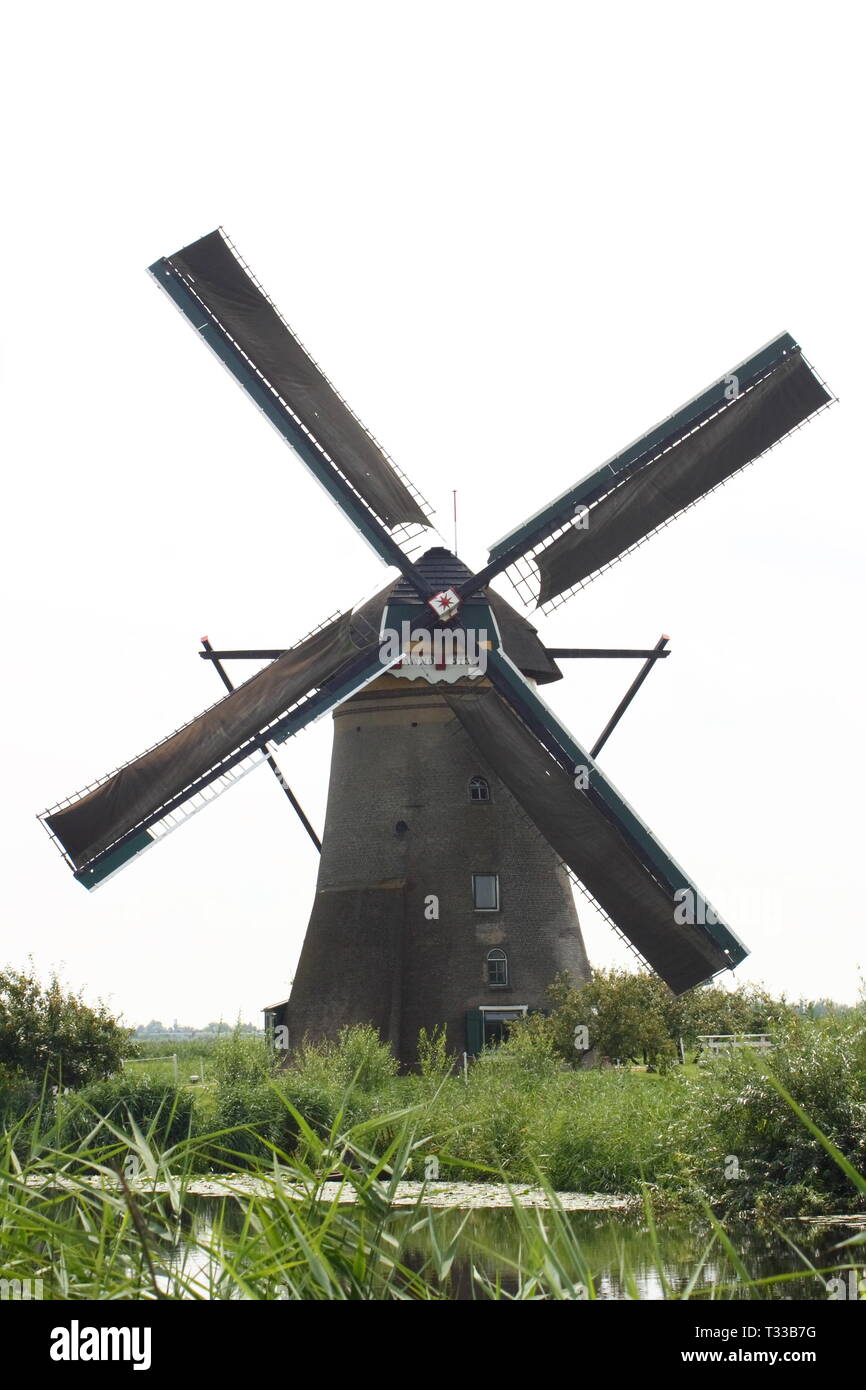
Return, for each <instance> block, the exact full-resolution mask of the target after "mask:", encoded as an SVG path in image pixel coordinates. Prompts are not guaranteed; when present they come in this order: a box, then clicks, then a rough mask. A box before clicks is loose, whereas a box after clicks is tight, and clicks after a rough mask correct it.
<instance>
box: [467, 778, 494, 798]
mask: <svg viewBox="0 0 866 1390" xmlns="http://www.w3.org/2000/svg"><path fill="white" fill-rule="evenodd" d="M469 800H470V801H489V800H490V786H489V784H488V782H487V781H486V779H485V778H484V777H472V778H470V781H469Z"/></svg>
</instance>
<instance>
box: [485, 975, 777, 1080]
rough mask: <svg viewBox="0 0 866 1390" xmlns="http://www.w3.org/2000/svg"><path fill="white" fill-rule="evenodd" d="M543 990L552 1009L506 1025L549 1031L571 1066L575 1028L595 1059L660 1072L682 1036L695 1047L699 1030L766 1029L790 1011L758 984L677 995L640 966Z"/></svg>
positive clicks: (561, 981)
mask: <svg viewBox="0 0 866 1390" xmlns="http://www.w3.org/2000/svg"><path fill="white" fill-rule="evenodd" d="M548 995H549V998H550V1001H551V1004H552V1005H553V1011H552V1013H551V1014H549V1015H548V1016H547V1017H546V1018H545V1019H538V1018H537V1017H536V1018H534V1019H533V1018H532V1017H530V1018H528V1019H526V1020H523V1021H518V1022H517V1023H516V1024H514V1025H512V1030H511V1031H512V1033H518V1032H520V1031H522V1030H525V1029H527V1028H533V1029H536V1030H538V1031H540V1032H546V1033H547V1034H548V1035H549V1036H550V1038H551V1039H552V1042H553V1046H554V1048H555V1050H556V1052H557V1054H558V1055H559V1056H560V1057H561V1058H562V1059H563V1060H564V1061H566V1062H568V1063H569V1065H571V1066H576V1065H579V1063H580V1060H581V1053H580V1052H579V1050H578V1049H577V1048H576V1046H575V1030H576V1029H578V1028H581V1029H582V1028H585V1029H586V1031H587V1034H588V1040H589V1048H590V1049H591V1052H592V1055H593V1057H594V1059H595V1060H596V1061H602V1060H604V1059H608V1060H616V1061H620V1062H632V1063H633V1062H644V1063H646V1064H647V1065H648V1066H650V1067H651V1068H652V1069H653V1070H654V1071H659V1072H665V1071H667V1070H668V1069H669V1068H670V1067H671V1066H672V1065H673V1064H674V1062H675V1061H676V1059H677V1049H678V1043H679V1040H680V1038H682V1040H683V1044H684V1046H686V1047H690V1048H693V1047H695V1046H696V1045H697V1042H698V1037H699V1035H700V1034H702V1033H765V1032H768V1031H770V1030H771V1029H774V1028H777V1027H781V1026H783V1025H784V1024H785V1023H786V1022H787V1021H788V1020H789V1019H790V1018H792V1017H793V1011H792V1010H791V1008H790V1007H789V1006H788V1005H787V1004H786V1002H785V1001H784V999H782V1000H778V999H773V998H772V996H771V995H769V994H768V993H767V992H766V991H765V990H763V989H761V988H759V987H757V986H753V985H747V986H745V987H743V988H741V989H737V990H732V991H728V990H725V989H719V988H716V987H713V986H704V987H702V988H700V989H694V990H690V991H689V992H688V993H687V994H683V995H679V996H677V995H675V994H673V992H672V991H671V990H670V989H669V988H668V986H667V985H666V984H665V983H664V981H663V980H660V979H659V978H658V976H657V975H650V974H647V973H646V972H644V971H632V970H616V969H613V970H598V971H596V972H595V974H594V976H593V978H592V979H591V980H589V981H588V982H587V983H586V984H582V985H574V984H572V982H571V980H570V979H569V977H568V975H560V976H558V977H557V979H556V980H555V981H554V983H553V984H552V985H551V987H550V989H549V990H548Z"/></svg>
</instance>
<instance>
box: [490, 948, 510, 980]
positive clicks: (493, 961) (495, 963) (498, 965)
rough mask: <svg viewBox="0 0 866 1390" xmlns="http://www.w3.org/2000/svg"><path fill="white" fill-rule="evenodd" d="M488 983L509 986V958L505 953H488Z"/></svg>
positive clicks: (497, 951)
mask: <svg viewBox="0 0 866 1390" xmlns="http://www.w3.org/2000/svg"><path fill="white" fill-rule="evenodd" d="M487 983H488V984H489V985H507V984H508V957H507V955H506V954H505V952H504V951H500V950H496V951H488V952H487Z"/></svg>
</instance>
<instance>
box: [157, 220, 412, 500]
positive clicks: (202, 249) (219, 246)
mask: <svg viewBox="0 0 866 1390" xmlns="http://www.w3.org/2000/svg"><path fill="white" fill-rule="evenodd" d="M166 259H167V261H168V264H169V265H170V266H172V267H173V269H174V270H176V271H177V272H178V273H179V274H180V275H181V276H182V277H183V279H184V280H185V281H186V282H187V283H188V284H189V285H190V287H191V289H192V290H193V291H194V293H195V294H196V295H197V296H198V298H199V299H200V300H201V302H202V304H203V305H204V306H205V308H206V309H207V310H208V311H209V312H210V313H211V314H212V315H213V317H214V318H215V319H216V320H217V323H218V324H220V325H221V326H222V328H223V329H224V331H225V332H226V333H227V334H228V335H229V337H230V338H232V339H233V340H234V342H235V343H236V344H237V345H238V347H239V348H240V349H241V351H242V352H243V353H245V355H246V356H247V357H248V358H249V360H250V361H251V362H252V364H253V366H254V367H255V368H256V370H257V371H258V372H259V373H260V374H261V375H262V377H263V378H264V380H265V382H266V383H267V384H268V386H270V388H271V389H272V390H273V391H274V392H275V394H276V395H277V396H278V397H279V398H280V399H281V400H282V401H283V402H284V404H285V405H287V406H288V408H289V410H290V411H291V413H292V414H293V415H295V416H296V417H297V418H298V419H299V420H300V421H301V424H302V425H303V426H304V428H305V429H306V430H307V431H308V433H309V434H310V435H311V436H312V438H313V439H314V441H315V442H316V443H317V444H318V445H319V447H320V448H321V449H322V450H323V452H324V453H326V454H327V455H328V457H329V458H330V459H331V460H332V461H333V462H334V463H335V464H336V465H337V467H338V468H339V469H340V471H341V472H342V473H344V474H345V476H346V477H347V478H348V479H349V481H350V483H351V484H352V486H353V487H354V488H355V489H356V491H357V492H359V493H360V495H361V497H363V499H364V501H365V502H366V503H367V504H368V506H369V507H370V508H371V509H372V510H373V511H374V512H375V513H376V515H377V516H378V517H379V518H380V520H381V521H382V522H384V524H385V526H387V527H389V528H393V527H394V526H398V525H400V524H401V523H403V522H417V523H419V524H420V525H421V526H429V525H431V522H430V520H429V519H428V517H426V516H425V515H424V512H423V511H422V509H421V507H420V506H419V505H418V503H417V502H416V500H415V498H414V497H413V496H412V493H411V492H410V491H409V489H408V488H407V487H406V486H405V484H404V483H403V481H402V480H401V478H400V476H399V474H398V473H397V472H396V471H395V469H394V468H393V466H392V464H391V462H390V460H389V459H388V457H387V455H386V454H385V453H384V451H383V450H382V449H381V448H380V447H379V445H378V444H377V443H376V441H375V440H374V439H373V437H372V435H370V434H368V432H367V430H366V429H365V428H364V426H363V425H362V424H361V422H360V420H358V419H357V417H356V416H355V415H354V414H353V413H352V411H351V410H350V409H349V407H348V406H347V405H346V402H345V401H344V400H343V399H342V397H341V396H340V395H339V394H338V393H337V392H336V391H335V390H334V388H333V386H332V385H331V384H330V382H329V381H328V380H327V378H326V377H325V376H324V374H323V373H322V371H321V370H320V368H319V367H318V366H317V365H316V363H315V362H314V361H313V359H312V358H311V357H310V355H309V353H308V352H306V350H305V349H304V348H303V347H302V346H301V344H300V343H299V342H298V340H297V338H296V337H295V336H294V334H293V333H292V332H291V331H290V329H289V328H288V327H287V325H286V324H285V323H284V322H283V320H282V319H281V318H280V315H279V314H278V313H277V311H276V309H275V308H274V306H273V304H271V302H270V300H269V299H268V298H267V296H266V295H265V294H263V293H262V291H261V290H260V289H259V287H258V285H257V284H256V283H255V281H254V280H253V279H252V278H251V277H250V276H249V275H248V274H247V271H246V270H245V269H244V266H243V265H242V264H241V262H240V261H239V260H238V258H237V257H236V256H235V254H234V253H233V251H232V250H231V248H230V246H229V245H228V243H227V242H226V241H225V239H224V237H223V236H222V234H221V233H220V232H219V231H216V232H210V233H209V234H208V235H207V236H204V237H202V238H201V240H200V241H195V242H193V243H192V244H191V245H189V246H185V247H184V248H183V250H182V251H178V252H177V253H176V255H174V256H169V257H167V258H166Z"/></svg>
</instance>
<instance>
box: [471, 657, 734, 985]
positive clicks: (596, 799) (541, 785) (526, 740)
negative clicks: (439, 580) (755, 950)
mask: <svg viewBox="0 0 866 1390" xmlns="http://www.w3.org/2000/svg"><path fill="white" fill-rule="evenodd" d="M488 674H489V675H491V678H492V679H493V680H494V682H495V684H496V687H497V688H494V689H491V688H489V687H488V688H487V689H484V690H472V691H468V692H459V691H457V692H447V693H446V695H445V698H446V699H447V701H448V704H449V705H450V706H451V708H452V710H453V712H454V714H455V715H456V716H457V718H458V719H459V721H460V723H461V724H462V725H463V727H464V729H465V730H466V732H467V733H468V734H469V736H470V738H471V739H472V740H473V742H474V743H475V745H476V747H477V748H478V751H479V753H480V754H481V755H482V757H483V758H484V759H485V761H486V762H487V764H488V765H489V766H490V767H491V768H492V769H493V770H494V771H495V772H496V774H497V776H498V777H499V778H500V779H501V781H502V782H503V783H504V784H505V786H506V787H507V788H508V790H509V791H510V792H511V794H512V796H514V798H515V800H516V801H517V802H518V803H519V804H520V806H522V808H523V810H524V811H525V813H526V814H527V815H528V816H529V818H530V819H531V820H532V821H533V822H534V823H535V825H536V826H537V827H538V829H539V831H540V832H541V834H542V835H543V836H544V838H545V839H546V840H547V842H548V843H549V844H550V845H551V846H552V847H553V849H555V850H556V852H557V854H559V855H560V857H561V858H562V859H563V861H564V862H565V863H566V864H567V865H568V866H569V867H570V868H571V869H572V871H573V872H574V874H575V875H576V877H577V878H578V879H579V880H580V882H581V883H582V884H583V886H584V887H585V888H586V890H587V892H588V893H589V894H590V895H591V897H592V898H594V900H595V901H596V902H597V903H598V905H599V907H601V908H602V909H603V911H604V912H605V913H606V914H607V915H608V917H609V918H610V919H611V921H612V922H613V923H614V925H615V926H616V927H617V928H618V929H619V930H620V931H621V932H622V933H623V934H624V935H625V936H626V937H627V938H628V939H629V941H631V942H632V944H633V945H634V947H635V948H636V950H637V951H638V952H639V954H640V955H641V956H642V957H643V958H644V960H645V961H647V962H648V964H649V965H651V966H652V968H653V969H654V970H656V971H657V972H658V974H659V975H660V976H661V977H662V979H663V980H665V981H666V983H667V984H668V985H670V987H671V989H673V990H674V991H675V992H676V993H681V992H682V991H683V990H686V989H690V988H692V987H693V986H694V985H698V984H701V983H703V982H704V981H705V980H708V979H710V978H711V977H712V976H714V975H716V974H718V972H719V971H721V970H724V969H730V968H732V967H733V966H734V965H736V964H738V963H739V962H740V961H741V960H743V959H744V958H745V956H746V954H747V952H746V949H745V947H744V946H743V944H742V942H740V941H739V940H738V938H737V937H736V936H735V935H734V933H733V932H732V931H731V930H730V928H728V927H727V926H726V924H725V923H724V922H722V921H721V919H720V918H719V917H718V914H716V913H715V911H714V910H713V909H712V908H711V907H709V905H708V904H707V903H706V899H704V898H702V897H701V895H700V893H699V892H698V890H697V888H696V887H695V885H694V883H693V882H692V881H691V879H690V878H689V877H688V875H687V874H686V873H685V872H684V871H683V870H682V869H681V868H680V867H679V865H678V864H676V862H675V861H674V860H673V859H672V858H671V857H670V856H669V855H668V853H667V851H666V850H665V849H664V847H663V846H662V845H661V844H660V843H659V842H658V841H657V840H656V839H655V837H654V836H652V835H651V833H650V832H649V831H648V830H647V828H646V827H645V826H644V825H643V823H642V822H641V821H640V820H639V819H638V817H637V816H636V815H635V813H634V812H633V811H632V810H631V808H630V807H629V806H628V805H627V803H626V802H625V801H624V800H623V799H622V798H621V797H620V795H619V793H618V792H616V790H615V788H613V787H612V785H611V784H610V783H609V782H608V781H607V779H606V778H605V777H604V776H603V774H602V773H601V771H600V770H599V769H598V767H596V765H595V763H594V762H593V760H592V758H590V756H589V755H588V754H587V753H585V752H584V751H583V750H582V749H581V748H580V746H579V745H577V744H575V743H574V741H573V740H571V738H570V736H569V735H567V734H566V733H565V731H564V730H563V729H562V728H561V726H559V725H558V723H557V721H556V720H555V719H554V717H553V716H552V714H551V712H550V711H549V710H548V709H547V707H546V706H545V705H544V704H543V702H542V701H540V700H539V699H538V697H537V696H536V695H535V693H534V691H532V689H531V687H529V686H528V685H527V684H526V682H525V681H524V680H523V678H522V676H521V675H520V673H519V672H518V671H517V670H516V668H515V667H514V666H513V665H512V664H511V663H510V662H508V660H507V658H503V657H502V656H501V654H499V653H491V654H490V665H489V667H488ZM515 702H516V703H517V706H518V707H517V709H515ZM524 716H525V717H528V718H529V719H531V720H532V723H533V725H534V728H530V726H529V725H528V724H527V723H526V722H525V720H524ZM539 734H541V735H542V736H544V735H550V736H552V737H551V738H550V740H549V746H550V747H555V748H557V750H558V751H559V753H561V754H562V757H560V758H555V757H553V756H551V752H550V751H549V747H545V744H544V742H542V741H541V738H540V737H539ZM564 762H567V763H568V770H566V767H565V766H563V763H564ZM578 766H582V767H585V768H586V769H587V772H588V774H589V785H588V787H587V788H586V789H585V790H582V789H580V788H579V787H577V786H576V785H575V778H574V775H573V772H574V769H576V768H577V767H578ZM690 918H691V919H692V920H691V921H690V920H689V919H690Z"/></svg>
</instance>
